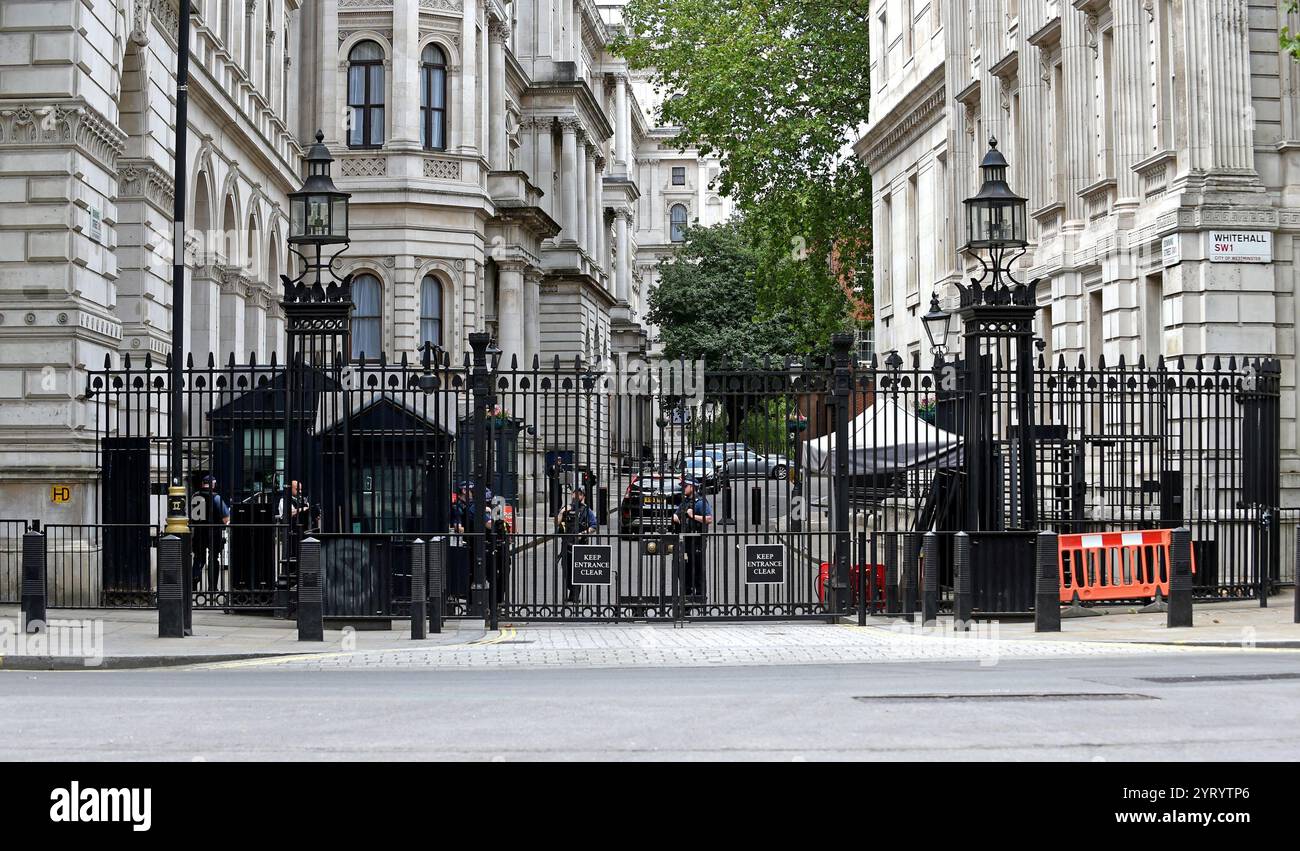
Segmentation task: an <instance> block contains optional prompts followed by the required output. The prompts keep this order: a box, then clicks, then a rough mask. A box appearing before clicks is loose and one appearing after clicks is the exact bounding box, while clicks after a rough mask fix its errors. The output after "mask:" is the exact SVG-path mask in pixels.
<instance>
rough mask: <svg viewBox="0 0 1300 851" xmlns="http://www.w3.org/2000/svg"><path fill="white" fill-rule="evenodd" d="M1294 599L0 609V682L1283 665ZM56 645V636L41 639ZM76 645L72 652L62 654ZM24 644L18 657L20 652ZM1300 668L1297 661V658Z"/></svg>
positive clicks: (1296, 634)
mask: <svg viewBox="0 0 1300 851" xmlns="http://www.w3.org/2000/svg"><path fill="white" fill-rule="evenodd" d="M1292 600H1293V597H1292V595H1291V594H1290V593H1287V594H1284V595H1278V596H1276V597H1274V598H1272V599H1271V600H1270V601H1269V603H1270V605H1269V608H1266V609H1261V608H1260V607H1259V605H1258V604H1257V603H1250V602H1241V603H1217V604H1201V605H1198V606H1197V607H1196V609H1195V611H1194V619H1195V624H1196V626H1195V627H1193V628H1191V629H1178V630H1170V629H1167V628H1165V627H1164V622H1165V616H1164V615H1163V614H1136V613H1133V610H1131V609H1121V608H1112V609H1110V610H1108V613H1107V614H1105V615H1101V616H1097V617H1088V618H1072V619H1066V620H1064V621H1063V624H1062V631H1061V632H1060V633H1035V632H1034V631H1033V624H1032V623H1031V622H1024V621H1019V622H1005V623H996V624H978V625H977V626H976V628H975V629H974V631H972V632H971V633H966V634H957V633H954V632H953V631H952V626H951V621H950V619H947V618H944V619H941V620H940V622H939V623H938V624H937V625H934V626H931V627H924V626H922V625H921V624H919V623H916V624H908V623H906V622H904V621H903V620H902V619H901V618H885V617H873V618H870V619H869V620H868V625H867V626H866V627H859V626H857V625H856V623H855V622H852V621H851V620H849V619H846V620H845V622H843V623H840V624H836V625H830V624H826V623H823V622H812V621H803V622H778V623H771V622H751V623H743V624H703V623H691V624H687V625H685V626H682V627H674V626H673V625H671V624H653V625H652V624H644V623H640V624H638V623H625V624H585V625H576V624H505V625H503V627H502V629H501V630H499V631H497V632H495V633H491V634H489V633H488V632H487V631H486V630H485V629H484V628H483V625H482V623H481V622H477V621H449V622H448V624H447V626H446V627H445V630H444V632H443V633H442V634H440V635H431V636H429V638H428V639H426V640H423V641H412V640H411V639H410V632H409V626H408V622H406V621H401V620H398V621H394V625H395V626H398V627H400V628H399V629H394V630H382V631H352V630H328V631H327V632H326V634H325V639H326V640H325V641H324V642H321V643H313V642H299V641H298V640H297V631H296V625H295V624H294V623H293V622H291V621H283V620H276V619H274V618H271V617H257V616H249V615H226V614H222V613H220V612H196V613H195V615H194V635H193V636H191V637H188V638H184V639H160V638H158V637H157V613H156V612H153V611H148V610H112V611H107V610H82V611H72V610H57V611H52V612H51V616H52V617H51V626H52V628H53V627H58V626H59V625H60V624H70V626H68V627H64V628H61V629H60V631H59V632H58V635H59V636H60V637H61V640H62V641H64V643H65V646H64V647H63V648H62V649H60V648H56V647H54V646H53V645H52V644H51V643H50V642H49V641H48V640H47V642H46V643H44V644H42V643H39V642H37V643H34V644H33V643H30V637H24V636H18V635H16V634H15V632H16V624H17V619H18V608H17V607H16V606H0V625H7V627H8V628H7V631H0V657H3V658H0V669H4V668H10V669H15V668H17V669H27V670H31V669H50V668H83V667H86V665H85V663H84V657H85V656H87V655H91V654H90V653H86V652H77V651H78V650H79V648H81V645H78V644H76V642H77V641H86V640H89V641H91V642H92V643H93V644H92V645H91V647H90V649H91V651H92V652H93V654H94V655H95V656H98V657H102V659H100V661H99V664H98V665H94V667H102V668H131V667H135V668H139V667H162V666H169V665H197V664H206V665H216V666H222V667H304V666H306V667H311V668H329V669H335V668H412V667H418V668H451V669H460V668H485V667H487V668H519V667H553V666H576V667H623V666H668V667H671V666H716V665H782V664H828V663H837V662H859V663H860V662H894V661H900V662H901V661H954V662H979V663H980V664H985V665H988V664H996V663H997V662H998V661H999V660H1002V659H1015V658H1056V657H1065V656H1098V655H1102V656H1104V655H1125V654H1144V653H1145V654H1149V653H1171V652H1172V653H1177V652H1183V651H1191V650H1196V651H1204V650H1207V649H1208V650H1210V651H1213V650H1215V649H1216V648H1222V649H1235V650H1241V649H1247V650H1254V651H1256V652H1280V653H1286V654H1288V655H1290V654H1291V653H1294V652H1295V651H1296V650H1300V625H1297V624H1293V623H1292V622H1291V619H1292ZM53 634H54V630H53V629H52V632H51V635H53ZM68 641H72V642H73V645H72V648H71V649H72V651H73V652H71V653H70V652H69V647H68V646H67V642H68ZM24 642H27V643H24ZM1295 655H1296V656H1297V657H1298V658H1300V653H1296V654H1295Z"/></svg>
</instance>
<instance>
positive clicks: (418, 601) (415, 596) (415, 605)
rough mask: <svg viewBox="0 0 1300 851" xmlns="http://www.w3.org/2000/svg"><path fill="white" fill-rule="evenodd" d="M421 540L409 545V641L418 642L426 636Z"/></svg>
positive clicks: (425, 561) (424, 558)
mask: <svg viewBox="0 0 1300 851" xmlns="http://www.w3.org/2000/svg"><path fill="white" fill-rule="evenodd" d="M429 546H431V544H426V543H425V542H424V540H423V539H422V538H416V539H415V540H414V541H413V542H412V543H411V639H412V640H413V641H419V640H421V639H423V638H425V637H426V636H427V634H428V626H429V625H428V621H427V620H426V618H427V617H428V614H427V611H426V610H427V608H428V596H429V595H428V589H427V584H426V583H427V581H428V571H429V565H428V555H427V554H426V552H427V548H428V547H429Z"/></svg>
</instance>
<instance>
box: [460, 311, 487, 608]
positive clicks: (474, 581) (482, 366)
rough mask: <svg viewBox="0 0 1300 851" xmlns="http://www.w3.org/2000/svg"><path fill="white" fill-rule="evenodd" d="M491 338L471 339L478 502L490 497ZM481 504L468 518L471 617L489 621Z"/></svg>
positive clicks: (484, 335) (476, 336) (479, 334)
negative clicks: (487, 494)
mask: <svg viewBox="0 0 1300 851" xmlns="http://www.w3.org/2000/svg"><path fill="white" fill-rule="evenodd" d="M491 340H492V337H491V335H489V334H487V333H484V332H482V331H475V332H474V333H472V334H470V335H469V344H470V348H471V349H473V351H474V360H473V372H472V374H471V376H470V387H471V390H472V392H473V399H474V423H473V427H474V433H473V441H472V443H471V447H472V450H473V452H472V456H473V467H474V477H473V478H474V487H475V489H476V493H475V494H474V496H475V498H476V499H478V500H480V501H481V500H482V499H483V495H484V494H485V493H486V482H485V479H486V477H487V467H488V434H487V409H488V405H489V404H491V402H490V399H491V394H492V388H491V387H490V386H489V385H490V375H489V371H488V363H487V348H488V343H489V342H491ZM484 507H485V506H483V505H481V504H479V505H478V508H477V510H475V511H474V512H472V514H471V516H469V517H466V518H465V521H466V522H465V531H466V532H468V533H469V539H470V547H471V550H470V552H471V553H472V556H471V557H472V559H473V576H472V577H471V579H470V610H469V614H470V616H471V617H477V618H486V617H487V616H488V615H489V612H488V605H487V564H486V561H485V559H486V553H485V552H484V546H485V544H486V543H487V542H486V540H485V539H484V534H483V508H484Z"/></svg>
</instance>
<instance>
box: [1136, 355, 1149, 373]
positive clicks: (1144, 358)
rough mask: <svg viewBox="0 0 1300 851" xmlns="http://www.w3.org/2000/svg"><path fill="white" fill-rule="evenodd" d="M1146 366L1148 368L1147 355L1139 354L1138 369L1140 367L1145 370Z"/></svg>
mask: <svg viewBox="0 0 1300 851" xmlns="http://www.w3.org/2000/svg"><path fill="white" fill-rule="evenodd" d="M1146 368H1147V356H1146V355H1145V354H1139V355H1138V369H1140V370H1145V369H1146Z"/></svg>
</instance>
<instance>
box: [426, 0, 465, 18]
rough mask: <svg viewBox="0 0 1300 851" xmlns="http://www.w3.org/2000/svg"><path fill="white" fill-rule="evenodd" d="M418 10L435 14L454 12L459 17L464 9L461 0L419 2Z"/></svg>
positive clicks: (427, 0)
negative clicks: (425, 10) (430, 11)
mask: <svg viewBox="0 0 1300 851" xmlns="http://www.w3.org/2000/svg"><path fill="white" fill-rule="evenodd" d="M420 8H421V9H432V10H434V11H437V12H455V13H456V14H458V15H459V14H460V13H461V12H462V11H463V10H464V8H465V7H464V4H463V3H462V2H461V0H420Z"/></svg>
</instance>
